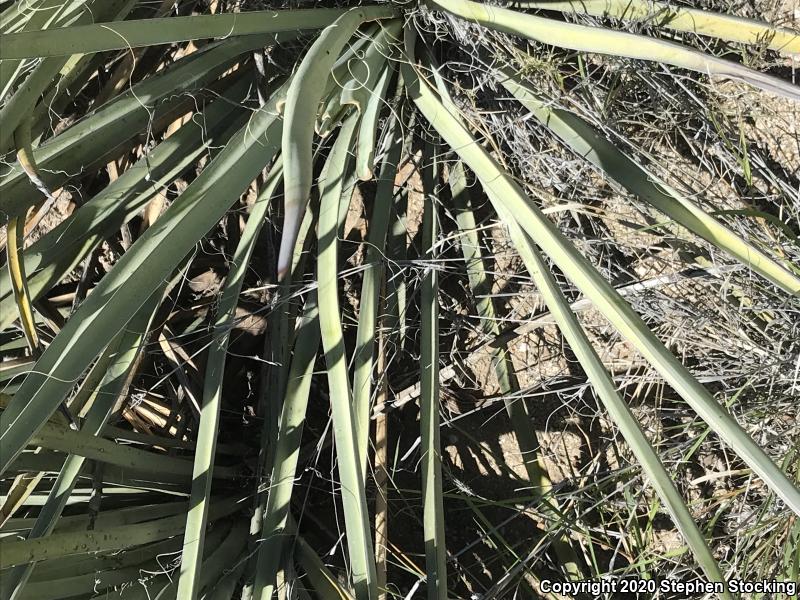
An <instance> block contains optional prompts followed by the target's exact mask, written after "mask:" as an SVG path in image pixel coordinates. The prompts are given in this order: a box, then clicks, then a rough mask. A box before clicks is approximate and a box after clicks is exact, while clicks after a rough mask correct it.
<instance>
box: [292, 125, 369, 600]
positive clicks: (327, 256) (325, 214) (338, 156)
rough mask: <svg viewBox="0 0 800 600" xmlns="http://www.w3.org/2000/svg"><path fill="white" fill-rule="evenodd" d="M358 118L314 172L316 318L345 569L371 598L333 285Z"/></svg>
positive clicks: (363, 503)
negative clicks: (317, 186) (336, 467)
mask: <svg viewBox="0 0 800 600" xmlns="http://www.w3.org/2000/svg"><path fill="white" fill-rule="evenodd" d="M357 124H358V119H356V118H355V116H352V115H351V116H350V117H349V118H348V119H347V120H345V122H344V124H343V125H342V128H341V130H340V132H339V135H338V137H337V138H336V141H335V142H334V145H333V148H332V149H331V152H330V155H329V156H328V160H327V161H326V163H325V166H324V167H323V169H322V173H321V175H320V209H319V224H318V234H317V237H318V259H317V280H318V289H317V294H318V301H319V323H320V330H321V335H322V347H323V349H324V350H325V362H326V364H327V367H328V373H327V375H328V386H329V390H330V392H329V393H330V398H331V412H332V415H333V435H334V440H335V442H336V455H337V458H338V465H339V478H340V480H341V495H342V505H343V507H344V521H345V529H346V532H347V549H348V554H349V556H350V570H351V572H352V578H353V586H354V587H355V591H356V598H357V599H358V600H374V599H375V598H377V588H376V580H375V562H374V556H375V554H374V552H373V548H372V537H371V532H370V522H369V511H368V509H367V500H366V495H365V491H364V478H363V477H362V474H361V465H362V464H363V462H364V461H363V460H362V459H361V457H360V453H359V448H358V441H357V436H356V431H357V429H356V423H355V414H354V411H353V403H352V393H351V391H350V382H349V381H348V376H347V364H346V358H345V345H344V337H343V334H342V323H341V310H340V308H339V286H338V275H339V266H338V251H337V244H338V235H337V234H338V229H339V214H338V213H339V202H340V198H341V195H342V188H343V186H344V180H345V178H346V177H347V173H348V166H347V164H348V161H349V160H350V147H351V144H352V141H353V136H354V133H355V130H356V126H357ZM287 177H288V173H287Z"/></svg>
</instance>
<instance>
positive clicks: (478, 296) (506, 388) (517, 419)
mask: <svg viewBox="0 0 800 600" xmlns="http://www.w3.org/2000/svg"><path fill="white" fill-rule="evenodd" d="M448 180H449V183H450V188H451V190H452V194H453V204H454V208H455V212H456V215H455V216H456V222H457V223H458V228H459V231H460V245H461V251H462V254H463V255H464V261H465V262H466V265H467V276H468V280H469V287H470V291H471V292H472V296H473V297H474V298H475V304H476V308H477V312H478V317H479V318H480V319H481V326H482V329H483V331H484V332H486V333H487V334H489V335H491V336H492V337H493V338H494V339H498V338H499V337H500V325H499V322H498V320H497V318H496V312H495V308H494V302H493V301H492V297H491V288H490V282H489V280H488V277H487V268H486V265H485V264H484V262H483V257H482V255H481V254H482V253H481V248H480V239H479V238H478V232H477V223H476V221H475V214H474V212H473V210H472V198H471V197H470V196H471V194H470V190H469V187H468V186H467V179H466V174H465V173H464V167H463V165H462V163H461V162H457V163H456V164H455V165H453V166H452V167H451V169H450V173H449V176H448ZM492 364H493V366H494V371H495V374H496V375H497V383H498V388H499V391H500V393H501V394H503V396H504V397H505V399H504V404H505V407H506V412H507V413H508V417H509V419H510V420H511V426H512V427H513V428H514V436H515V437H516V439H517V444H519V449H520V454H521V455H522V460H523V463H524V465H525V471H526V473H527V475H528V481H530V482H531V484H532V485H533V490H532V491H533V492H534V493H536V494H538V495H540V496H542V497H544V502H543V506H542V508H543V511H544V512H545V513H549V514H548V516H549V517H550V518H552V519H553V520H554V521H555V520H557V519H559V518H560V516H559V514H560V509H559V506H558V502H557V501H556V499H555V498H553V497H552V496H550V495H549V494H550V492H551V490H552V483H551V482H550V478H549V477H548V475H547V471H546V470H545V468H544V465H542V464H541V457H540V455H539V440H538V439H537V436H536V431H535V430H534V428H533V415H531V413H530V412H529V410H528V406H527V404H526V403H525V400H524V398H520V397H518V396H517V394H518V392H519V391H520V390H519V382H518V381H517V376H516V371H515V367H514V364H513V361H512V359H511V353H510V352H509V350H508V345H507V344H503V345H501V346H500V347H497V348H494V349H492ZM553 549H554V550H555V551H556V554H557V555H558V557H559V560H560V561H561V563H562V566H563V567H564V570H565V571H566V572H567V573H568V574H569V577H570V578H571V579H574V580H580V579H582V578H583V576H582V575H581V569H580V567H579V564H580V563H579V562H578V557H577V555H576V554H575V551H574V550H573V549H572V547H571V546H570V545H569V540H568V538H566V536H556V537H555V538H554V539H553Z"/></svg>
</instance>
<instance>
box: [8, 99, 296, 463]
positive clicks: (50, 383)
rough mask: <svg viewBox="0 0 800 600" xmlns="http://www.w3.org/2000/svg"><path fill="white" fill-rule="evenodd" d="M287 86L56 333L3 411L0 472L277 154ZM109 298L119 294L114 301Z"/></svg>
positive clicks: (255, 116) (235, 137) (131, 249)
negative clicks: (279, 111) (279, 103)
mask: <svg viewBox="0 0 800 600" xmlns="http://www.w3.org/2000/svg"><path fill="white" fill-rule="evenodd" d="M284 89H285V86H284V87H282V88H280V89H279V90H278V91H277V92H276V93H275V94H273V96H272V98H271V100H270V102H269V103H268V104H267V105H265V106H264V107H263V108H262V109H260V110H258V111H256V112H255V113H254V114H253V116H252V118H251V120H250V122H249V123H248V124H247V125H246V126H245V127H244V128H242V130H241V131H240V132H239V133H238V134H237V135H236V136H234V138H233V139H232V140H231V142H230V143H229V144H228V146H227V147H226V148H225V150H223V151H222V152H221V153H220V154H219V155H218V156H217V157H216V158H215V159H214V161H212V163H211V164H210V165H209V166H208V167H207V168H206V169H205V170H204V171H203V173H201V174H200V176H199V177H198V178H197V179H195V180H194V181H193V182H192V183H191V185H190V186H189V187H188V188H187V189H186V190H185V191H184V193H183V194H181V196H180V198H179V199H178V200H177V201H176V202H174V203H173V204H172V205H171V206H170V207H169V208H168V209H167V211H166V212H165V213H164V215H163V216H162V217H161V218H160V219H159V220H158V221H157V223H156V224H155V225H154V226H152V227H150V228H149V229H148V230H147V231H146V232H145V233H144V235H142V237H140V238H139V239H138V240H136V242H135V243H134V244H133V246H131V248H130V250H129V251H128V252H126V253H125V254H124V255H123V256H122V258H120V260H119V261H118V262H117V264H116V265H115V266H114V268H113V269H112V271H111V272H110V273H109V274H108V275H106V276H105V277H104V278H103V279H102V280H101V281H100V283H99V284H98V285H97V286H96V287H95V288H94V289H93V291H92V293H91V294H89V296H88V297H87V298H86V300H84V302H83V303H82V304H81V305H80V307H79V308H78V310H77V311H76V312H75V314H74V315H73V316H72V318H70V319H69V320H68V321H67V323H66V325H65V326H64V328H63V329H62V330H61V332H60V333H59V334H58V335H57V336H56V338H55V339H54V340H53V342H52V344H50V346H49V347H48V348H47V350H45V352H44V353H43V354H42V356H41V357H40V358H39V360H38V361H37V363H36V370H35V371H32V372H31V373H30V374H29V375H28V377H27V378H26V379H25V381H24V382H23V384H22V386H21V387H20V389H19V390H18V392H17V394H16V395H15V396H14V400H13V402H12V403H11V405H10V406H9V407H8V409H7V410H6V411H4V412H3V415H2V417H0V429H2V432H1V433H0V436H1V437H0V456H2V459H0V460H2V462H1V463H0V466H1V467H2V468H0V473H1V472H4V471H5V470H6V469H7V468H8V466H9V464H10V463H11V461H13V460H14V458H16V457H17V456H18V455H19V453H20V452H22V449H23V448H24V447H25V446H26V445H27V443H28V441H29V439H30V438H31V437H32V436H33V434H35V432H36V431H37V430H38V429H39V428H40V427H41V426H42V425H43V424H44V423H45V422H46V421H47V419H48V418H49V417H50V415H51V414H52V413H53V411H54V410H55V409H56V407H57V406H58V404H59V403H60V402H61V400H63V399H64V397H65V396H66V395H67V393H68V392H69V389H70V388H71V386H72V382H74V381H76V380H77V379H78V377H80V375H81V374H82V373H83V372H84V370H85V369H86V367H87V366H88V364H89V363H90V362H91V361H92V360H93V359H94V357H95V356H97V354H98V353H99V351H100V350H101V349H102V348H103V347H104V346H105V345H106V344H108V342H109V341H110V339H111V337H112V336H113V334H114V332H115V331H116V330H118V328H119V327H120V326H121V325H122V324H124V323H127V322H128V320H130V318H131V317H132V316H133V314H135V312H136V311H137V310H138V308H139V307H140V306H141V305H142V304H143V303H144V301H145V300H146V299H147V298H148V297H149V296H150V294H152V292H153V291H154V290H155V289H156V288H157V287H158V285H159V284H160V282H162V281H164V279H165V278H166V277H167V276H168V275H169V274H170V273H171V272H172V271H173V269H175V267H176V266H177V264H178V263H179V262H180V261H181V260H182V259H183V257H184V256H186V254H187V253H188V252H189V251H190V250H191V249H192V248H193V247H194V245H195V244H196V243H197V242H198V241H199V240H200V239H201V238H202V237H203V236H204V235H205V234H206V233H207V232H208V231H209V230H210V229H211V228H212V227H213V226H214V225H215V224H216V223H217V222H218V221H219V219H220V218H221V217H222V215H224V214H225V211H226V210H227V209H228V208H229V207H230V205H231V203H233V202H234V200H235V198H237V197H238V195H239V194H241V193H242V192H243V191H244V190H245V189H247V186H248V185H250V182H251V181H252V180H253V179H254V178H255V177H256V176H257V175H258V173H260V172H261V170H262V169H263V168H264V166H265V165H266V164H267V163H269V162H270V160H271V159H272V158H273V157H274V156H275V154H276V152H277V149H278V147H279V140H278V139H277V136H279V135H280V130H281V121H280V120H279V119H278V118H277V111H276V109H275V108H276V103H277V101H278V100H280V99H282V98H283V93H284ZM112 298H113V299H114V301H111V300H112Z"/></svg>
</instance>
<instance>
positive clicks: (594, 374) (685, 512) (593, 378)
mask: <svg viewBox="0 0 800 600" xmlns="http://www.w3.org/2000/svg"><path fill="white" fill-rule="evenodd" d="M493 204H494V205H495V206H496V207H497V209H498V215H499V216H500V217H501V219H502V220H503V222H505V223H506V224H507V226H508V229H509V232H510V234H511V240H512V242H513V243H514V247H515V248H516V249H517V251H518V252H519V253H520V256H521V257H522V259H523V262H524V263H525V266H526V268H527V269H528V272H529V273H530V274H531V277H532V278H533V281H534V283H535V284H536V288H537V289H538V290H539V292H540V293H541V294H542V297H543V298H544V301H545V304H546V305H547V307H548V309H549V310H550V313H551V314H552V315H553V316H554V317H555V319H556V322H557V323H558V326H559V329H560V330H561V332H562V333H563V334H564V337H565V338H566V339H567V342H569V345H570V348H571V349H572V351H573V352H575V355H576V357H577V358H578V361H579V362H580V364H581V367H583V370H584V371H585V372H586V375H587V377H588V378H589V381H590V382H591V384H592V388H593V389H594V391H595V393H596V394H597V396H598V398H600V400H601V401H602V402H603V405H604V406H605V408H606V410H607V411H608V412H609V414H610V415H611V418H612V419H613V420H614V422H615V423H616V424H617V426H618V427H619V429H620V431H621V432H622V435H623V436H624V437H625V440H626V441H627V442H628V444H629V445H630V447H631V450H632V451H633V454H634V456H635V457H636V459H637V460H638V461H639V464H641V465H642V469H643V470H644V472H645V473H646V474H647V476H648V478H649V480H650V482H651V484H652V485H653V487H654V488H655V490H656V492H657V493H658V495H659V497H660V498H661V499H662V500H663V501H664V504H665V505H666V507H667V510H668V511H669V514H670V515H671V516H672V519H673V522H674V523H675V524H676V525H677V526H678V529H679V530H680V532H681V533H682V534H683V537H684V538H685V539H686V541H687V543H688V545H689V547H690V548H691V550H692V552H693V553H694V556H695V558H697V561H698V563H699V564H700V566H701V567H702V569H703V571H704V572H705V574H706V576H707V577H708V579H709V581H717V582H724V581H725V578H724V577H723V575H722V572H721V571H720V569H719V566H718V565H717V561H716V560H715V559H714V556H713V554H712V553H711V550H709V548H708V545H707V544H706V541H705V538H704V536H703V534H702V532H701V531H700V529H699V528H698V527H697V524H696V523H695V521H694V517H693V516H692V514H691V513H690V512H689V509H688V507H687V506H686V503H685V501H684V500H683V498H682V497H681V495H680V492H679V491H678V489H677V488H676V487H675V484H674V483H673V481H672V477H671V476H670V474H669V473H668V472H667V470H666V469H665V468H664V465H662V464H661V461H660V460H659V458H658V454H656V452H655V450H654V449H653V447H652V446H651V445H650V442H649V441H648V439H647V437H645V435H644V433H643V432H642V430H641V428H640V426H639V422H638V421H637V420H636V417H634V416H633V414H632V413H631V411H630V409H629V408H628V406H627V405H626V404H625V402H624V401H623V399H622V398H621V397H620V395H619V393H618V392H617V388H616V384H615V383H614V380H613V379H612V378H611V376H610V375H609V373H608V371H607V370H606V368H605V366H604V365H603V362H602V361H601V360H600V357H599V356H598V355H597V352H596V351H595V349H594V348H593V347H592V344H591V343H590V342H589V339H588V338H587V336H586V333H585V332H584V330H583V328H582V327H581V325H580V322H579V321H578V318H577V317H576V315H575V313H574V312H572V309H571V308H570V305H569V302H568V301H567V299H566V298H565V297H564V294H563V292H562V291H561V289H560V288H559V287H558V284H557V283H556V281H555V278H554V277H553V276H552V274H551V273H550V272H549V270H548V269H547V265H546V264H545V263H544V260H543V259H542V257H541V256H540V255H539V252H538V251H537V250H536V249H535V248H534V247H533V242H532V240H531V239H530V237H528V235H527V234H525V233H524V232H523V230H522V229H521V228H520V227H519V225H518V224H517V222H516V219H515V217H514V215H513V214H511V213H509V212H508V211H507V210H506V207H505V205H504V203H503V202H499V201H497V200H495V201H494V202H493ZM721 596H722V597H723V598H725V599H726V600H730V599H731V598H732V597H731V595H730V594H729V593H728V592H727V591H726V592H725V593H723V594H722V595H721Z"/></svg>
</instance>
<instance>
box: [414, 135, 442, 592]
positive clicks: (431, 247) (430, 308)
mask: <svg viewBox="0 0 800 600" xmlns="http://www.w3.org/2000/svg"><path fill="white" fill-rule="evenodd" d="M425 150H426V151H425V152H423V154H422V161H423V162H422V186H423V189H424V191H425V209H424V210H425V212H424V215H423V219H422V227H423V232H422V238H423V239H422V241H423V245H424V253H425V254H424V257H425V260H426V261H430V263H431V264H430V266H428V267H426V268H425V274H424V275H423V278H422V297H421V302H420V312H421V315H420V321H421V329H422V334H421V341H420V346H421V348H420V381H421V393H420V433H421V437H422V443H421V444H420V452H421V455H422V461H421V462H422V511H423V516H422V526H423V534H424V536H425V566H426V569H425V570H426V582H427V587H428V600H447V547H446V546H445V537H444V500H443V493H442V456H441V452H442V448H441V442H440V440H439V274H438V272H437V268H438V267H437V265H436V264H435V261H436V254H437V253H436V238H437V237H438V234H439V223H438V220H439V217H438V214H437V208H436V202H438V191H437V185H438V181H439V164H438V163H437V162H436V159H435V157H434V153H433V147H432V146H431V145H430V144H426V146H425Z"/></svg>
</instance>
